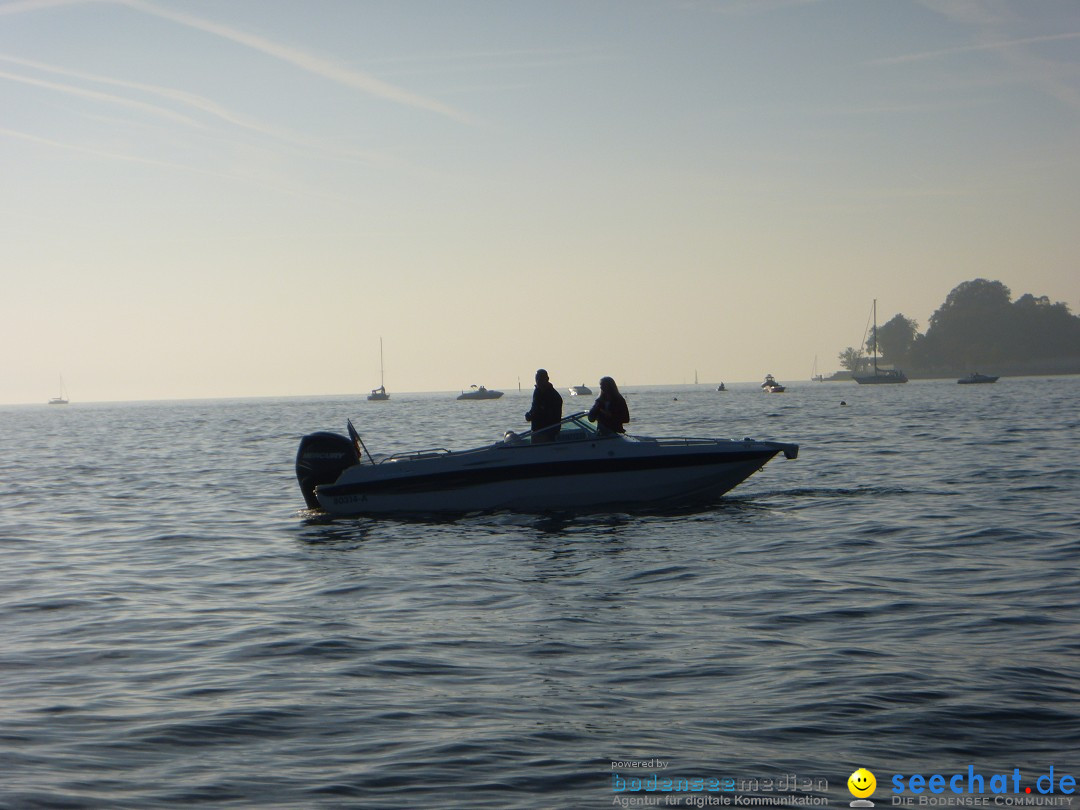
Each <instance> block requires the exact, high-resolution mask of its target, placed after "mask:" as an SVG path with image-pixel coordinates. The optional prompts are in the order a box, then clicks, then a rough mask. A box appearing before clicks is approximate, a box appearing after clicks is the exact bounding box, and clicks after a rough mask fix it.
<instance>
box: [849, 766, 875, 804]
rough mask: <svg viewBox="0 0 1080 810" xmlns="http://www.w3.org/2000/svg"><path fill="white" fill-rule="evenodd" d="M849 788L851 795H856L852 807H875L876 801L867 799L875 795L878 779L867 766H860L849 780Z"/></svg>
mask: <svg viewBox="0 0 1080 810" xmlns="http://www.w3.org/2000/svg"><path fill="white" fill-rule="evenodd" d="M847 789H848V790H850V791H851V795H852V796H854V797H855V801H853V802H852V803H851V805H850V806H851V807H873V806H874V803H873V802H871V801H867V799H869V798H870V797H871V796H873V795H874V791H875V790H876V789H877V779H875V778H874V775H873V774H872V773H870V771H868V770H866V768H859V770H857V771H855V773H853V774H852V775H851V776H849V777H848V780H847Z"/></svg>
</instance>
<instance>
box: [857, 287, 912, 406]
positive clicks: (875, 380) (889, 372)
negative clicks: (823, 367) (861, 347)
mask: <svg viewBox="0 0 1080 810" xmlns="http://www.w3.org/2000/svg"><path fill="white" fill-rule="evenodd" d="M872 341H873V343H872V345H873V354H874V372H873V373H872V374H853V375H852V377H853V378H854V379H855V382H857V383H858V384H859V385H891V384H895V383H906V382H907V381H908V379H907V375H906V374H904V372H902V371H901V370H900V369H898V368H878V364H877V360H878V353H877V299H876V298H875V299H874V331H873V333H872Z"/></svg>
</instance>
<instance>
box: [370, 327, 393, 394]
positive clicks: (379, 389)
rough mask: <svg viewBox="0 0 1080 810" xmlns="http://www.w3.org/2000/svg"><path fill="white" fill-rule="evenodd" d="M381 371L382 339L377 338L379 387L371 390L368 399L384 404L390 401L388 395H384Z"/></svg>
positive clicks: (384, 387)
mask: <svg viewBox="0 0 1080 810" xmlns="http://www.w3.org/2000/svg"><path fill="white" fill-rule="evenodd" d="M383 377H384V370H383V353H382V338H379V387H378V388H372V389H371V393H370V394H368V399H369V400H371V401H372V402H385V401H386V400H388V399H390V395H389V394H388V393H386V381H385V379H384V378H383Z"/></svg>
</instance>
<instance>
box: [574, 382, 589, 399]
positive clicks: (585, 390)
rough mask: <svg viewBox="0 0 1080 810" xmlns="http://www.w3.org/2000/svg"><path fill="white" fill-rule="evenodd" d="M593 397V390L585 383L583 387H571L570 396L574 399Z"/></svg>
mask: <svg viewBox="0 0 1080 810" xmlns="http://www.w3.org/2000/svg"><path fill="white" fill-rule="evenodd" d="M591 395H592V389H591V388H589V386H587V385H586V384H585V383H582V384H581V385H571V386H570V396H572V397H587V396H591Z"/></svg>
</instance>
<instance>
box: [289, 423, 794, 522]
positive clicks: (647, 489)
mask: <svg viewBox="0 0 1080 810" xmlns="http://www.w3.org/2000/svg"><path fill="white" fill-rule="evenodd" d="M348 433H349V436H348V437H346V436H341V435H339V434H335V433H327V432H320V433H312V434H309V435H307V436H305V437H304V438H303V439H302V440H301V442H300V448H299V450H298V451H297V456H296V477H297V480H298V482H299V484H300V490H301V492H302V493H303V496H304V500H305V502H306V503H307V505H308V507H310V508H312V509H321V510H324V511H326V512H330V513H332V514H339V515H367V514H370V515H379V514H424V513H463V512H473V511H492V510H512V511H522V512H544V511H551V510H607V509H625V508H630V509H634V508H667V507H675V506H684V505H692V504H696V503H708V502H710V501H712V500H715V499H716V498H718V497H719V496H721V495H723V494H724V493H725V492H727V491H728V490H730V489H732V488H733V487H735V486H737V485H738V484H740V483H742V482H743V481H744V480H746V479H747V478H748V477H750V476H751V475H753V474H754V473H755V472H757V471H758V470H759V469H761V468H762V467H763V466H764V465H765V463H766V462H768V461H769V460H770V459H771V458H773V456H775V455H777V454H778V453H783V454H784V456H785V457H786V458H790V459H793V458H796V457H797V456H798V453H799V447H798V445H796V444H785V443H780V442H769V441H755V440H753V439H743V440H732V439H698V438H685V437H680V438H653V437H647V436H630V435H623V434H607V435H605V434H602V433H601V432H600V431H599V430H598V429H597V427H596V426H595V425H593V424H592V423H590V422H589V421H588V419H587V417H586V415H585V414H584V413H576V414H572V415H571V416H568V417H566V418H564V419H563V420H562V421H560V422H559V423H558V424H556V425H551V426H549V427H547V428H544V429H543V430H540V431H530V432H528V433H522V434H520V435H519V434H516V433H513V432H508V433H506V434H505V436H504V437H503V439H502V440H501V441H498V442H495V443H494V444H491V445H487V446H484V447H477V448H473V449H470V450H463V451H455V452H451V451H449V450H446V449H442V448H440V449H433V450H420V451H415V452H409V453H397V454H394V455H390V456H372V455H371V453H369V452H368V450H367V447H366V445H365V444H364V442H363V440H362V439H361V438H360V435H359V434H358V433H357V432H356V430H355V429H354V428H353V425H352V423H351V422H349V423H348ZM544 439H548V440H547V441H545V440H544Z"/></svg>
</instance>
